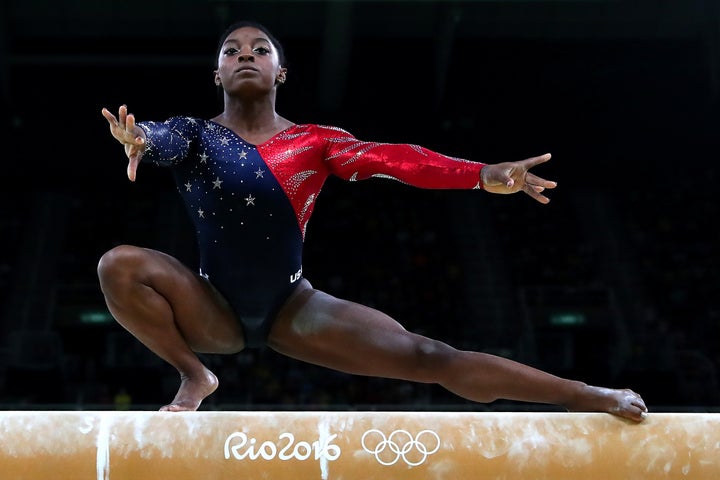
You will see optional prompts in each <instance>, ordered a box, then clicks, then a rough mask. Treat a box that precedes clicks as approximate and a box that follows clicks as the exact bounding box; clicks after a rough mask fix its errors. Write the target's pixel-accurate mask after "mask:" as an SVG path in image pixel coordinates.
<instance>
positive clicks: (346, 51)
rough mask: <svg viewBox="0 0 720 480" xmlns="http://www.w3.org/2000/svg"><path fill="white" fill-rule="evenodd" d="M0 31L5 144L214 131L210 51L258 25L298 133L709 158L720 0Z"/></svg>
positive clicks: (210, 18)
mask: <svg viewBox="0 0 720 480" xmlns="http://www.w3.org/2000/svg"><path fill="white" fill-rule="evenodd" d="M0 16H1V18H2V21H0V29H1V31H0V41H1V42H2V43H1V44H0V81H1V86H2V100H3V102H2V107H3V110H5V111H6V112H7V113H6V114H4V115H3V119H4V123H3V125H4V126H5V130H6V131H10V132H11V134H12V135H14V136H15V137H16V138H17V139H25V140H33V139H34V138H35V137H34V136H35V135H36V134H37V132H38V131H39V130H41V131H43V133H44V135H45V138H46V140H47V142H57V143H63V142H65V138H66V137H65V135H67V134H68V133H69V132H72V131H80V132H84V133H83V135H84V137H85V140H84V141H85V142H90V143H89V144H86V146H85V147H84V149H85V151H88V149H91V148H100V149H102V148H111V147H109V146H108V144H107V138H105V136H106V135H107V132H106V131H105V130H104V128H105V127H104V125H103V124H102V121H101V120H102V119H101V118H100V116H99V113H98V112H99V110H100V108H101V107H103V106H107V107H109V108H116V107H117V105H119V104H120V103H128V104H129V106H130V109H131V111H133V112H134V113H136V114H137V115H138V117H139V118H140V119H151V118H152V119H157V118H164V117H167V116H169V115H172V114H193V115H197V116H214V115H215V114H217V113H218V109H219V108H221V105H220V103H219V99H218V98H217V96H216V92H215V90H214V87H213V85H212V62H213V60H214V58H213V56H214V52H215V46H216V41H217V37H218V35H219V33H220V32H222V31H223V30H224V27H225V26H226V25H228V24H229V23H231V22H232V21H235V20H238V19H254V20H258V21H260V22H262V23H264V24H266V25H267V26H268V27H269V28H270V29H271V30H272V31H273V32H274V33H275V34H276V36H277V37H279V38H280V39H281V41H282V42H283V43H284V45H285V49H286V51H287V53H288V59H289V68H290V78H289V81H288V83H287V84H286V85H285V86H284V90H285V91H284V92H281V93H280V94H279V97H278V110H279V111H280V112H281V114H283V115H285V116H287V117H288V118H290V119H291V120H293V121H296V122H308V121H317V122H326V123H330V122H336V123H342V125H343V126H344V127H346V128H348V129H350V130H351V131H353V132H354V133H356V135H357V136H362V137H369V136H372V137H374V138H373V139H377V140H387V141H407V142H419V143H425V144H428V143H429V145H428V146H429V147H431V148H433V147H434V148H436V149H445V150H447V149H448V148H452V149H453V151H451V152H448V153H454V154H457V155H467V156H478V152H480V153H482V154H483V155H489V156H492V157H493V158H505V157H510V158H513V157H515V156H517V155H529V154H533V153H538V152H540V151H546V150H552V151H554V152H556V151H560V152H562V153H564V154H566V155H568V156H571V157H573V158H579V157H582V158H584V159H588V161H593V160H602V161H603V162H626V160H627V159H628V158H632V161H633V163H637V162H641V163H640V164H641V165H643V166H644V164H643V163H642V162H643V159H644V160H645V161H648V160H647V159H648V158H652V159H653V161H657V160H658V159H659V158H663V157H664V159H665V160H666V161H668V162H672V161H673V159H674V158H676V157H675V155H677V154H678V153H683V154H687V153H688V151H690V154H692V155H695V156H696V157H703V158H705V157H706V156H707V154H713V155H714V154H716V151H712V152H710V150H711V149H713V148H714V146H715V142H716V141H715V137H716V133H715V132H716V131H717V126H718V124H717V120H716V115H715V111H716V110H717V105H718V97H719V96H720V33H719V32H720V2H718V1H717V0H683V1H680V0H666V1H660V0H657V1H647V0H636V1H613V0H586V1H580V0H577V1H571V0H566V1H562V0H556V1H550V0H536V1H512V0H506V1H384V2H373V1H359V0H358V1H354V2H352V1H326V2H301V1H271V0H266V1H222V0H205V1H202V0H196V1H190V0H182V1H177V0H176V1H170V0H145V1H138V0H126V1H123V2H119V1H104V2H101V1H90V0H76V1H67V0H66V1H52V0H23V1H20V0H9V1H8V0H6V1H4V2H3V3H2V6H0ZM48 122H50V125H52V127H53V128H48V126H49V123H48ZM57 127H62V128H57ZM65 129H68V130H65ZM438 133H440V134H438ZM103 140H104V141H103ZM96 141H97V144H95V143H94V142H96ZM619 152H622V154H621V153H619ZM575 165H578V166H576V167H574V168H577V169H578V172H579V171H580V170H581V169H582V168H581V167H580V166H579V165H580V164H575ZM63 171H64V170H63Z"/></svg>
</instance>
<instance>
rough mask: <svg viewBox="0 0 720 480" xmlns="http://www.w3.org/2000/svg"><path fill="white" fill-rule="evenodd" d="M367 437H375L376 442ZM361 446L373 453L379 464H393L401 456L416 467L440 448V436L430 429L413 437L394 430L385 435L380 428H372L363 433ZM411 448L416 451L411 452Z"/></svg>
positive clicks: (407, 433) (405, 432) (404, 432)
mask: <svg viewBox="0 0 720 480" xmlns="http://www.w3.org/2000/svg"><path fill="white" fill-rule="evenodd" d="M369 437H372V439H377V440H378V442H377V443H374V441H372V442H371V441H370V440H371V439H370V438H369ZM423 440H425V442H428V443H429V445H426V443H425V442H424V441H423ZM362 447H363V449H364V450H365V451H366V452H368V453H370V454H373V455H375V459H376V460H377V461H378V463H380V464H381V465H386V466H388V465H394V464H395V463H397V461H398V460H400V459H401V458H402V459H403V460H404V461H405V463H407V464H408V465H409V466H411V467H416V466H418V465H420V464H422V463H423V462H425V460H426V459H427V457H429V456H430V455H432V454H433V453H435V452H437V451H438V450H439V449H440V437H439V436H438V434H437V433H435V432H433V431H432V430H423V431H421V432H419V433H418V434H417V435H415V437H414V438H413V436H412V434H410V432H407V431H405V430H395V431H393V432H392V433H391V434H390V435H389V436H388V437H386V436H385V434H384V433H383V432H381V431H380V430H376V429H372V430H368V431H367V432H365V433H364V434H363V436H362ZM413 450H415V451H417V453H415V454H412V453H411V452H413ZM385 452H387V453H385Z"/></svg>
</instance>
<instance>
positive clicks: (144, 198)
mask: <svg viewBox="0 0 720 480" xmlns="http://www.w3.org/2000/svg"><path fill="white" fill-rule="evenodd" d="M237 19H254V20H258V21H260V22H262V23H264V24H266V25H267V26H268V27H269V28H270V29H271V30H272V31H273V32H274V33H275V34H276V35H277V36H278V37H279V38H280V40H281V41H282V42H283V44H284V47H285V49H286V53H287V56H288V59H289V65H288V67H289V75H288V82H287V83H286V84H285V85H283V87H282V88H281V89H280V91H279V93H278V111H279V113H280V114H281V115H283V116H285V117H287V118H289V119H290V120H292V121H295V122H297V123H309V122H316V123H323V124H332V125H338V126H341V127H343V128H345V129H347V130H349V131H350V132H352V133H353V134H354V135H356V136H357V137H358V138H360V139H363V140H376V141H384V142H403V143H418V144H421V145H423V146H426V147H428V148H431V149H434V150H437V151H440V152H443V153H447V154H450V155H456V156H460V157H465V158H469V159H473V160H478V161H486V162H498V161H505V160H515V159H520V158H526V157H529V156H534V155H539V154H542V153H545V152H552V153H553V159H552V161H551V162H549V163H548V164H546V165H543V166H541V167H539V168H538V171H537V173H539V174H541V175H543V176H545V177H547V178H550V179H554V180H557V181H558V183H559V186H558V188H557V189H556V191H553V192H551V194H550V196H551V198H552V202H551V203H550V204H549V205H547V206H543V205H540V204H538V203H536V202H534V201H532V200H531V199H529V198H528V197H526V196H523V195H515V196H511V197H507V196H493V195H490V194H487V193H485V192H477V191H465V192H459V191H452V192H450V191H443V192H439V191H423V190H417V189H412V188H410V187H407V186H404V185H400V184H397V183H392V182H388V181H380V180H378V181H374V180H373V181H366V182H357V183H345V182H342V181H339V180H338V181H335V180H336V179H331V180H330V181H329V182H328V184H327V186H326V189H325V190H324V191H323V193H322V194H321V197H320V199H319V203H318V206H317V208H316V213H315V216H314V217H313V219H312V221H311V223H310V226H309V230H308V235H307V241H306V251H305V255H306V257H305V264H304V272H305V274H306V276H307V277H308V278H310V279H311V280H312V282H313V283H314V285H315V286H317V287H319V288H322V289H326V290H328V291H330V292H331V293H334V294H336V295H338V296H342V297H345V298H348V299H352V300H357V301H360V302H364V303H367V304H370V305H373V306H376V307H378V308H380V309H382V310H384V311H387V312H388V313H390V314H391V315H393V316H394V317H396V318H397V319H398V320H400V321H401V322H402V323H403V324H404V325H406V326H407V327H408V328H409V329H412V330H415V331H419V332H422V333H427V334H429V335H431V336H434V337H436V338H439V339H443V340H445V341H447V342H449V343H451V344H453V345H456V346H458V347H462V348H470V349H476V350H482V351H487V352H492V353H496V354H499V355H503V356H508V357H510V358H515V359H518V360H520V361H522V362H525V363H529V364H532V365H535V366H538V367H540V368H543V369H545V370H548V371H551V372H553V373H557V374H560V375H566V376H571V377H574V378H578V379H581V380H585V381H587V382H591V383H597V384H603V385H606V386H617V387H626V386H627V387H631V388H633V389H634V390H636V391H638V392H640V393H641V394H642V395H643V396H644V397H645V399H646V401H647V403H648V405H649V407H650V409H651V410H655V411H658V410H666V411H677V410H693V411H711V410H714V409H716V408H717V406H718V404H719V403H720V388H719V387H718V373H717V370H718V367H719V366H720V306H719V303H720V301H719V300H718V298H719V297H720V278H719V277H718V267H719V266H720V265H719V263H720V262H719V254H718V249H719V245H720V243H719V242H718V240H719V238H718V237H719V234H718V228H717V223H718V220H717V219H718V218H719V217H718V215H719V212H718V210H719V209H718V198H717V195H718V186H717V185H718V169H717V160H718V146H719V145H718V144H719V143H720V142H719V141H718V133H719V132H720V130H719V127H720V121H719V119H718V103H719V102H718V99H719V96H720V4H719V3H718V2H716V1H713V0H685V1H683V2H679V1H675V2H672V1H646V0H640V1H633V2H623V1H612V0H595V1H580V0H578V1H570V0H568V1H560V0H556V1H550V0H537V1H446V2H442V1H395V2H390V1H388V2H370V1H355V2H349V1H333V2H300V1H291V2H280V1H255V2H253V1H248V2H244V1H212V0H207V1H190V0H184V1H170V0H163V1H152V0H146V1H142V2H141V1H137V0H127V1H124V2H110V1H107V2H92V1H89V0H77V1H48V0H45V1H42V0H25V1H19V0H10V1H5V2H3V3H2V5H1V6H0V87H1V89H2V90H1V94H2V97H1V102H2V103H1V104H0V108H1V111H2V114H1V115H0V118H2V132H3V136H4V138H5V140H4V142H3V153H2V158H3V172H2V176H1V178H2V187H3V188H2V189H0V200H1V202H0V241H1V242H2V245H1V247H2V248H0V308H1V310H0V314H1V315H2V317H0V403H1V404H2V406H3V408H6V409H26V408H27V409H41V408H48V407H50V408H57V409H65V408H67V409H90V408H100V409H113V408H128V407H129V406H130V407H131V408H137V409H145V408H147V409H156V408H158V407H159V406H160V405H163V404H164V403H166V402H167V401H168V400H169V399H170V398H172V395H173V394H174V392H175V390H176V388H177V384H178V378H177V375H176V374H175V372H174V371H173V370H172V369H171V368H170V367H168V366H167V365H165V364H164V363H162V362H161V361H159V360H158V359H157V358H156V357H155V356H154V355H153V354H151V353H150V352H148V351H146V350H145V349H144V347H142V346H141V345H140V344H139V343H138V342H136V341H135V340H134V339H133V338H132V337H131V336H130V335H129V334H128V333H127V332H125V331H124V330H123V329H122V328H121V327H119V326H118V325H117V324H115V323H114V321H112V320H111V319H110V318H109V316H108V314H107V310H106V309H105V306H104V302H103V299H102V296H101V293H100V291H99V287H98V285H97V279H96V274H95V267H96V265H97V260H98V258H99V257H100V255H101V254H102V253H103V252H104V251H106V250H108V249H109V248H111V247H112V246H114V245H117V244H120V243H133V244H138V245H143V246H148V247H153V248H158V249H161V250H164V251H167V252H169V253H172V254H175V255H177V256H178V257H180V258H181V259H183V260H185V261H186V262H187V263H188V264H190V265H195V262H196V257H195V244H194V239H193V236H192V230H191V229H190V228H189V223H188V219H187V218H186V216H185V212H184V211H183V210H182V206H181V204H180V201H179V198H178V197H176V195H175V190H174V186H173V185H172V181H171V178H170V176H169V173H168V172H166V171H163V170H162V169H159V168H153V167H150V166H144V167H141V170H140V171H139V175H138V180H137V182H136V183H134V184H133V183H130V182H129V181H128V180H127V179H126V177H125V166H126V162H125V157H124V154H123V151H122V148H121V147H120V146H119V145H118V144H117V143H116V142H115V141H114V140H113V139H112V138H111V136H110V135H109V133H108V128H107V123H106V122H105V120H104V119H103V118H102V117H101V115H100V109H101V108H102V107H108V108H110V109H111V110H115V109H116V108H117V106H119V105H120V104H122V103H126V104H127V105H128V106H129V108H130V111H131V112H133V113H135V114H136V116H137V118H138V119H139V120H162V119H165V118H167V117H169V116H172V115H176V114H189V115H194V116H199V117H211V116H214V115H216V114H217V112H218V111H219V109H220V100H219V98H218V96H217V92H216V90H215V87H214V84H213V81H212V78H213V77H212V70H213V61H214V52H215V48H216V42H217V39H218V36H219V34H220V33H221V32H222V31H223V30H224V27H225V26H226V25H228V24H229V23H231V22H232V21H234V20H237ZM205 359H206V361H207V363H208V364H209V365H210V366H212V367H213V368H214V369H215V371H216V372H217V373H218V376H219V377H220V381H221V388H220V389H219V390H218V391H217V392H216V393H215V394H214V395H213V396H211V397H210V398H208V399H207V400H206V402H205V403H204V404H203V407H202V408H203V409H260V408H269V409H294V408H302V409H305V410H308V409H313V408H321V409H328V408H339V409H347V408H351V409H365V408H373V409H379V408H388V407H389V408H395V409H431V410H432V409H473V410H479V409H485V408H487V409H525V408H543V407H542V406H531V405H522V404H515V403H513V402H495V403H494V404H490V405H474V404H470V403H469V402H464V401H462V400H460V399H458V398H456V397H453V396H451V395H449V394H447V393H445V392H444V391H443V390H441V389H439V388H436V387H434V386H427V385H417V384H408V383H404V382H398V381H389V380H381V379H370V378H362V377H348V376H346V375H342V374H338V373H334V372H331V371H328V370H325V369H320V368H316V367H312V366H308V365H305V364H301V363H298V362H294V361H292V360H288V359H286V358H283V357H280V356H278V355H276V354H274V353H273V352H272V351H270V350H260V351H247V352H245V353H242V354H240V355H235V356H208V357H206V358H205ZM125 394H127V395H129V401H130V404H129V405H128V403H127V401H128V397H126V396H123V395H125ZM123 398H124V402H125V403H118V404H116V401H118V402H120V401H121V399H123Z"/></svg>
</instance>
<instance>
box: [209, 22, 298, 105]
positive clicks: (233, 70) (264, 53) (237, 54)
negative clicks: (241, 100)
mask: <svg viewBox="0 0 720 480" xmlns="http://www.w3.org/2000/svg"><path fill="white" fill-rule="evenodd" d="M217 64H218V69H217V70H215V83H216V84H217V85H219V86H222V87H223V89H224V90H225V91H226V92H227V93H229V94H232V93H238V94H243V93H246V94H247V93H263V92H264V93H267V92H268V91H270V90H272V89H273V88H274V87H275V85H277V84H278V83H282V82H284V81H285V74H286V69H285V68H283V67H282V66H281V65H280V62H279V59H278V52H277V51H276V49H275V47H274V46H273V44H272V42H271V41H270V39H269V38H268V36H267V35H266V34H265V33H264V32H263V31H262V30H258V29H257V28H254V27H242V28H239V29H237V30H235V31H233V32H232V33H230V35H228V36H227V38H226V39H225V42H224V43H223V44H222V47H221V48H220V52H219V55H218V63H217Z"/></svg>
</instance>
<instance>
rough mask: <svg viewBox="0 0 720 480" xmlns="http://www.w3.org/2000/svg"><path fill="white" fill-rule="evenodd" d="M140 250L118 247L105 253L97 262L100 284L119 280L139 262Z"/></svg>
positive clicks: (127, 246)
mask: <svg viewBox="0 0 720 480" xmlns="http://www.w3.org/2000/svg"><path fill="white" fill-rule="evenodd" d="M141 257H142V249H141V248H140V247H134V246H132V245H118V246H117V247H114V248H112V249H111V250H108V251H107V252H105V253H104V254H103V255H102V257H100V260H99V261H98V266H97V274H98V277H99V278H100V281H101V282H106V281H109V280H110V279H119V278H122V277H123V276H124V275H127V273H128V272H131V271H132V270H134V267H135V266H137V265H138V264H139V263H140V262H141Z"/></svg>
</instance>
